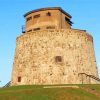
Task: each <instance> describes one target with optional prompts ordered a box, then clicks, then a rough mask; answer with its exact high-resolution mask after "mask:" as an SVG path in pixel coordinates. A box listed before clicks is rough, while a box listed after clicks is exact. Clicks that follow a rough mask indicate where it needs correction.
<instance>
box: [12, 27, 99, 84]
mask: <svg viewBox="0 0 100 100" xmlns="http://www.w3.org/2000/svg"><path fill="white" fill-rule="evenodd" d="M58 56H59V57H58ZM57 57H58V58H57ZM79 73H86V74H89V75H94V76H96V77H98V72H97V66H96V59H95V55H94V49H93V39H92V37H91V36H90V35H89V34H88V33H86V32H85V31H81V30H74V29H58V30H56V29H55V30H41V31H38V32H30V33H25V34H23V35H21V36H19V37H18V38H17V41H16V51H15V58H14V64H13V72H12V85H23V84H25V85H27V84H80V83H82V80H81V78H80V76H79V75H78V74H79ZM18 77H21V81H20V82H18ZM85 80H86V82H85V83H88V79H86V78H85ZM94 83H96V82H94Z"/></svg>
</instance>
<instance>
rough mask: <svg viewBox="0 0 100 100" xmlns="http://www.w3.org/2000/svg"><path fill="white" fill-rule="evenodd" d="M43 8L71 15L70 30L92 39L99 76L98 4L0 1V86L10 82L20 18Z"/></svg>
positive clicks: (90, 0) (95, 0)
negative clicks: (56, 8)
mask: <svg viewBox="0 0 100 100" xmlns="http://www.w3.org/2000/svg"><path fill="white" fill-rule="evenodd" d="M43 7H62V8H63V9H64V10H65V11H67V12H68V13H69V14H71V15H72V21H73V22H74V25H73V28H76V29H85V30H87V31H88V32H89V33H90V34H91V35H92V36H93V38H94V47H95V55H96V61H97V66H98V68H99V76H100V40H99V39H100V0H0V80H1V82H0V86H3V85H4V84H6V83H7V82H8V81H10V80H11V72H12V65H13V59H14V52H15V47H16V37H17V36H19V35H20V34H21V26H22V25H24V24H25V23H24V21H25V20H24V17H23V15H24V14H25V13H26V12H27V11H30V10H34V9H37V8H43Z"/></svg>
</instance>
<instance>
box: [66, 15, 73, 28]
mask: <svg viewBox="0 0 100 100" xmlns="http://www.w3.org/2000/svg"><path fill="white" fill-rule="evenodd" d="M65 20H66V22H67V23H68V24H70V25H71V26H72V24H73V22H71V21H70V19H68V18H67V17H65Z"/></svg>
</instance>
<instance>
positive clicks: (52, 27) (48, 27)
mask: <svg viewBox="0 0 100 100" xmlns="http://www.w3.org/2000/svg"><path fill="white" fill-rule="evenodd" d="M46 28H47V29H55V27H54V26H47V27H46Z"/></svg>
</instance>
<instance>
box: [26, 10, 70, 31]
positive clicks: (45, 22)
mask: <svg viewBox="0 0 100 100" xmlns="http://www.w3.org/2000/svg"><path fill="white" fill-rule="evenodd" d="M47 13H50V14H51V15H50V16H48V15H47ZM35 16H37V17H36V18H34V17H35ZM30 17H31V20H29V21H27V18H30ZM65 17H67V18H68V19H70V18H69V17H68V16H67V15H65V14H64V13H62V12H61V11H59V10H44V11H37V12H33V13H31V14H29V15H27V16H26V31H27V32H28V31H30V30H34V29H36V28H41V29H42V30H43V29H46V28H47V27H52V28H53V27H54V28H53V29H59V28H60V29H61V28H62V29H65V28H70V27H71V26H70V25H69V24H68V23H67V22H66V21H65Z"/></svg>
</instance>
